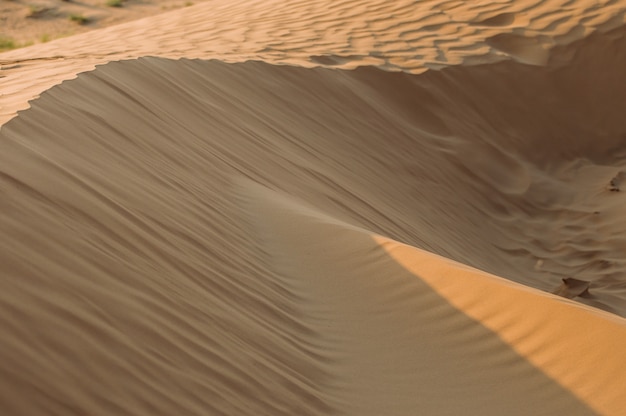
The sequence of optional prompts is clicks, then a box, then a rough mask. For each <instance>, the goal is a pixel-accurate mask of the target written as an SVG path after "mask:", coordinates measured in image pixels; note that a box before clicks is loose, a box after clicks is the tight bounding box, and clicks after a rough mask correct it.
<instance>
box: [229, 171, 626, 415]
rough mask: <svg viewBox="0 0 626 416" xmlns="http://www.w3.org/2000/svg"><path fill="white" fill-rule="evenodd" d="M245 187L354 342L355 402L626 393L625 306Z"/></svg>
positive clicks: (289, 264)
mask: <svg viewBox="0 0 626 416" xmlns="http://www.w3.org/2000/svg"><path fill="white" fill-rule="evenodd" d="M240 187H241V189H242V190H240V193H241V195H243V196H245V199H247V204H248V209H249V211H250V213H251V214H250V215H251V216H252V217H253V218H255V220H256V223H257V227H258V228H259V229H260V230H261V233H262V234H261V235H262V239H263V240H264V241H265V242H266V246H267V248H268V250H269V253H270V256H271V258H272V262H273V263H274V265H275V267H277V269H278V270H280V271H281V274H283V275H286V276H291V277H292V279H293V280H294V285H296V286H298V287H300V288H303V291H306V292H308V293H315V295H316V296H314V297H313V299H314V303H313V305H314V306H315V307H317V308H318V309H319V310H323V311H324V312H325V314H326V315H327V316H326V317H325V319H324V320H323V321H322V322H323V323H324V324H325V325H326V326H327V328H329V329H331V331H334V332H335V335H334V337H335V338H337V339H338V340H337V344H342V346H338V347H337V348H338V349H339V350H340V351H341V350H342V348H343V352H344V354H345V358H343V360H342V366H343V369H344V372H343V373H342V378H343V379H345V381H344V383H345V385H347V386H350V388H349V389H348V392H347V395H348V397H350V395H351V394H353V395H354V396H353V400H346V401H347V402H348V403H350V405H349V406H348V408H349V411H348V412H347V413H348V414H381V412H386V414H406V412H408V411H410V409H413V411H414V410H416V409H419V410H420V411H421V412H424V413H426V414H459V412H465V413H466V414H486V415H489V414H494V415H497V414H503V413H506V414H520V415H524V414H546V415H549V414H595V413H594V412H597V413H598V414H604V415H619V414H621V412H622V411H623V409H624V406H626V398H625V397H624V390H623V386H621V385H619V383H615V381H614V380H616V379H619V377H620V375H621V374H624V371H626V361H625V360H624V353H623V351H622V347H621V346H622V345H624V344H623V343H624V342H625V341H626V320H624V319H622V318H617V317H615V316H614V315H612V314H608V313H605V312H601V311H598V310H595V309H593V308H590V307H586V306H584V305H580V304H576V303H574V302H570V301H566V300H563V299H561V298H558V297H556V296H552V295H548V294H545V293H542V292H539V291H537V290H534V289H529V288H527V287H524V286H522V285H519V284H516V283H512V282H510V281H506V280H504V279H501V278H499V277H496V276H492V275H489V274H487V273H484V272H481V271H478V270H476V269H473V268H471V267H468V266H465V265H461V264H459V263H456V262H454V261H451V260H449V259H446V258H443V257H440V256H437V255H433V254H432V253H428V252H425V251H423V250H419V249H417V248H415V247H410V246H407V245H404V244H401V243H398V242H396V241H393V240H390V239H388V238H385V237H381V236H377V235H373V234H372V233H370V232H368V231H366V230H363V229H359V228H356V227H354V226H351V225H348V224H345V223H342V222H341V221H338V220H336V219H334V218H331V217H328V216H326V215H323V214H320V213H317V212H316V211H315V210H312V209H310V208H307V207H305V206H303V205H300V204H298V203H296V202H294V201H291V200H289V199H288V198H286V197H284V196H281V195H279V194H277V193H275V192H272V191H270V190H268V189H264V188H262V187H259V186H258V185H254V184H252V183H246V182H243V185H240ZM396 262H397V263H396ZM394 263H395V264H394ZM398 266H399V267H398ZM435 293H436V295H435ZM437 295H439V296H440V297H439V296H437ZM495 357H498V358H495ZM505 363H506V364H505ZM504 380H506V382H504ZM399 383H403V384H405V385H398V384H399ZM500 383H502V384H500ZM355 402H359V404H355ZM587 406H588V407H587Z"/></svg>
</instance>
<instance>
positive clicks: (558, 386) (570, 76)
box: [0, 30, 626, 415]
mask: <svg viewBox="0 0 626 416" xmlns="http://www.w3.org/2000/svg"><path fill="white" fill-rule="evenodd" d="M623 44H624V37H623V31H621V30H618V31H612V32H608V33H606V34H603V35H602V34H597V35H595V36H591V37H589V38H588V39H587V40H586V41H585V42H584V43H581V44H574V45H571V46H569V47H564V48H562V49H557V50H555V51H554V52H553V55H552V58H551V59H552V62H553V63H552V64H551V66H548V67H546V68H541V67H535V66H528V65H525V64H522V63H516V62H502V63H498V64H492V65H486V66H477V67H465V68H462V67H459V68H451V69H450V70H444V71H441V72H429V73H426V74H422V75H418V76H416V75H410V74H404V73H389V72H384V71H381V70H379V69H376V68H360V69H357V70H355V71H343V70H329V69H319V68H318V69H305V68H295V67H288V66H273V65H269V64H267V63H261V62H248V63H242V64H227V63H223V62H218V61H208V62H207V61H200V60H195V61H192V60H182V61H170V60H165V59H160V58H143V59H139V60H133V61H125V62H116V63H110V64H108V65H105V66H102V67H99V68H98V69H97V70H96V71H94V72H91V73H86V74H82V75H80V76H79V77H78V78H77V79H76V80H73V81H68V82H65V83H63V84H62V85H60V86H57V87H55V88H53V89H51V90H49V91H47V92H46V93H44V94H43V96H42V97H41V98H40V99H38V100H36V101H34V102H32V103H31V106H32V108H31V109H30V110H28V111H25V112H23V113H21V114H20V116H19V117H17V118H15V119H13V120H11V121H10V122H9V123H7V124H6V125H5V126H3V128H2V130H1V131H0V166H1V167H2V168H1V175H0V190H1V191H2V194H3V199H2V201H1V204H2V209H1V210H0V212H2V217H1V218H0V231H1V232H2V235H3V236H4V237H5V238H3V239H2V240H1V243H2V250H0V253H1V254H0V255H1V256H2V258H1V259H0V264H1V265H2V266H1V267H2V269H1V272H2V274H1V275H2V279H1V280H0V284H1V285H2V288H1V290H0V293H1V294H2V295H0V308H2V311H3V313H2V317H3V326H5V328H8V330H7V335H8V336H7V337H6V338H5V340H6V341H4V345H3V348H1V349H0V350H1V351H2V354H3V357H2V362H3V363H4V364H3V365H2V367H1V371H2V372H3V374H4V376H3V377H2V380H3V383H4V384H3V386H2V389H0V391H1V392H2V397H1V399H0V404H1V405H2V408H3V410H4V411H5V412H7V413H12V414H29V415H32V414H72V413H74V414H85V413H89V414H112V413H115V414H155V413H157V414H159V413H160V414H180V413H184V414H206V412H207V411H208V412H211V413H215V414H232V413H238V414H333V413H337V414H342V413H343V414H380V413H381V412H385V414H406V413H407V412H415V411H419V409H422V410H423V411H424V412H426V413H437V414H458V412H459V411H460V409H463V410H467V411H468V412H469V413H474V414H502V413H503V412H508V413H511V414H515V413H514V412H516V411H517V412H519V414H529V413H532V414H546V415H549V414H594V413H600V414H616V415H617V414H619V412H620V409H623V408H624V406H625V405H626V404H625V403H624V402H623V397H624V390H623V386H622V385H621V384H620V383H618V382H615V381H614V380H618V379H619V377H620V374H623V372H624V371H625V369H624V368H623V367H624V365H625V363H626V360H625V358H626V357H625V356H624V353H623V348H621V347H622V346H623V344H624V339H623V338H624V337H626V330H625V326H624V321H623V319H622V318H619V317H617V316H615V315H610V314H606V313H604V312H599V311H596V310H593V309H590V308H588V307H586V306H584V305H580V304H575V303H573V302H571V301H568V300H564V299H562V298H557V297H555V296H552V295H549V294H545V293H541V292H538V291H535V290H532V289H527V288H525V287H522V286H518V285H515V284H512V283H508V282H506V281H504V280H501V279H498V278H495V277H492V276H490V275H488V274H486V273H483V272H479V271H476V270H473V269H471V268H468V267H466V266H460V265H457V264H454V263H451V262H450V261H448V260H445V259H441V258H439V257H436V256H433V255H431V254H428V253H425V252H423V251H421V250H419V249H417V248H416V247H419V248H424V249H427V250H428V251H431V252H436V253H439V254H442V255H444V256H446V257H449V258H452V259H455V260H459V261H462V262H463V263H466V264H469V265H473V266H476V267H479V268H481V269H483V270H487V271H489V272H493V273H496V274H499V275H501V276H504V277H506V278H508V279H512V280H517V281H519V282H522V283H525V284H527V285H530V286H534V287H536V288H539V289H544V290H552V289H555V288H556V287H557V286H558V284H559V282H560V280H561V278H563V277H565V276H571V275H576V276H577V277H584V278H591V279H597V282H594V283H593V284H592V285H591V287H590V289H589V291H588V292H587V295H588V296H591V297H590V298H586V299H585V298H583V299H581V298H578V299H579V300H582V301H584V302H587V303H592V304H595V305H598V306H601V307H603V308H606V309H611V310H613V311H614V312H616V313H618V314H624V308H623V304H624V299H623V296H621V295H620V293H621V292H620V290H619V287H621V285H622V284H623V283H622V282H623V279H622V278H621V276H622V273H623V265H622V263H620V260H619V259H618V258H615V259H613V258H608V259H606V254H607V253H612V252H618V251H619V250H620V241H621V240H620V239H619V230H620V228H619V227H621V224H622V222H621V221H622V216H621V215H620V208H619V207H620V201H621V200H622V197H623V195H622V194H621V193H620V192H611V191H610V190H608V189H606V188H607V186H610V185H609V184H608V182H607V181H610V179H611V178H613V176H614V175H615V173H616V172H618V171H619V169H621V166H622V158H621V155H620V154H619V152H617V151H616V149H619V148H620V146H621V145H623V143H622V142H623V140H624V136H623V132H624V131H625V129H624V127H625V126H624V124H623V123H624V121H623V120H622V119H621V118H620V117H618V115H619V112H618V111H614V110H613V109H614V108H616V107H618V106H620V105H622V104H623V99H624V98H623V97H624V96H625V95H624V94H622V91H621V90H620V88H624V87H623V86H621V87H620V84H619V83H616V80H618V79H619V76H620V75H619V74H621V73H623V71H622V68H623V66H624V62H625V60H624V57H623V55H620V51H623V50H624V48H623ZM598 45H602V48H598ZM598 51H602V52H598ZM598 67H599V68H603V69H605V72H604V76H603V77H601V78H599V79H598V80H597V82H596V83H594V84H593V86H591V85H590V86H589V88H588V89H586V88H585V86H584V85H578V84H577V83H580V82H582V80H584V79H585V78H584V76H585V74H586V73H587V71H598ZM516 82H518V83H519V84H516ZM575 84H576V85H578V86H579V87H580V88H581V90H580V91H581V94H584V97H585V99H584V100H580V101H579V102H574V101H572V100H571V96H570V93H569V91H570V90H569V89H568V88H569V87H571V86H572V85H575ZM592 87H593V88H592ZM539 92H541V94H542V95H541V97H542V98H541V99H536V98H537V97H538V96H539ZM501 94H504V96H506V97H510V99H509V100H505V99H500V100H498V97H501ZM620 100H622V101H620ZM494 107H495V108H494ZM496 108H497V109H498V110H499V111H497V112H496V111H494V110H495V109H496ZM554 108H558V109H559V111H558V112H556V111H552V113H551V114H550V110H551V109H554ZM622 108H623V107H622ZM546 112H547V113H548V114H546ZM583 116H584V117H583ZM51 126H53V127H51ZM598 126H602V127H603V128H602V129H598V128H597V127H598ZM539 132H542V133H543V135H539V134H538V133H539ZM494 166H496V167H498V169H495V168H494ZM616 186H619V185H618V184H616ZM596 212H598V213H596ZM576 227H578V228H576ZM594 227H597V228H594ZM608 227H615V231H614V234H610V233H609V234H607V233H603V232H602V230H606V229H607V228H608ZM576 230H578V233H579V234H581V235H585V236H586V237H585V238H587V241H586V244H587V246H586V248H585V249H580V250H581V251H583V254H585V253H587V252H592V253H594V254H593V255H589V256H588V257H585V256H582V257H581V256H580V252H576V251H573V250H574V249H576V248H579V246H577V245H575V244H576V243H575V242H574V241H569V240H568V241H567V243H568V244H569V245H567V244H566V245H565V246H564V249H563V250H558V249H553V248H552V247H550V246H549V245H548V244H547V243H546V241H551V240H547V238H552V239H554V240H560V237H559V235H563V236H564V237H568V236H569V235H570V234H568V233H574V232H576ZM594 232H595V233H598V235H601V236H602V238H600V237H597V238H595V239H594V238H593V236H594V234H593V233H594ZM559 233H561V234H559ZM585 233H587V234H585ZM600 233H601V234H600ZM402 243H404V244H408V245H409V246H406V245H403V244H402ZM538 260H541V262H540V263H539V264H540V265H539V266H536V265H537V264H538V263H537V261H538ZM601 260H606V261H609V260H611V261H612V263H611V264H610V267H608V268H606V267H605V268H603V269H601V270H605V271H606V270H608V271H607V272H606V273H604V274H603V273H595V274H594V273H592V272H591V270H593V268H594V267H601V265H599V264H598V265H597V266H596V263H595V262H597V261H601ZM585 262H586V263H585ZM602 264H604V263H602ZM535 266H536V267H535ZM581 270H582V271H581ZM581 273H587V274H585V275H582V276H581ZM587 295H585V296H587ZM620 305H621V306H620ZM590 331H592V332H590ZM591 333H592V335H590V334H591ZM590 336H591V338H590ZM590 340H591V341H593V342H594V344H592V343H590ZM596 342H597V345H595V343H596ZM572 348H574V350H572ZM416 409H417V410H416Z"/></svg>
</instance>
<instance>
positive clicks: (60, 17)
mask: <svg viewBox="0 0 626 416" xmlns="http://www.w3.org/2000/svg"><path fill="white" fill-rule="evenodd" d="M201 1H202V0H201ZM195 3H198V2H197V1H191V0H150V1H149V2H143V1H135V0H80V1H77V0H0V52H4V51H8V50H12V49H16V48H22V47H25V46H29V45H33V44H35V43H46V42H49V41H51V40H53V39H58V38H60V37H66V36H71V35H75V34H79V33H82V32H85V31H88V30H91V29H97V28H102V27H107V26H111V25H114V24H119V23H123V22H126V21H130V20H135V19H139V18H143V17H147V16H151V15H155V14H159V13H163V12H165V11H169V10H174V9H180V8H184V7H188V6H191V5H193V4H195Z"/></svg>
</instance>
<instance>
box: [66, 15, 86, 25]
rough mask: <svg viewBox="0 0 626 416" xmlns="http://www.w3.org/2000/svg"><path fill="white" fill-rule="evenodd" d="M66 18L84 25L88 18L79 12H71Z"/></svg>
mask: <svg viewBox="0 0 626 416" xmlns="http://www.w3.org/2000/svg"><path fill="white" fill-rule="evenodd" d="M68 18H69V19H70V20H71V21H72V22H76V23H78V24H79V25H84V24H87V23H89V18H88V17H86V16H84V15H82V14H80V13H71V14H70V15H69V16H68Z"/></svg>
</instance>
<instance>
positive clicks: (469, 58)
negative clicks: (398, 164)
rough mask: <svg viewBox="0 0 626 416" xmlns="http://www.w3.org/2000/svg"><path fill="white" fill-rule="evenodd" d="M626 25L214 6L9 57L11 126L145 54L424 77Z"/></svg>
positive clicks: (601, 6)
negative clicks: (54, 93)
mask: <svg viewBox="0 0 626 416" xmlns="http://www.w3.org/2000/svg"><path fill="white" fill-rule="evenodd" d="M624 23H626V5H624V4H623V2H620V1H614V0H599V1H597V0H594V1H590V0H578V1H569V0H542V1H535V2H528V1H521V2H520V1H517V0H506V1H501V2H492V3H483V2H455V3H454V4H451V2H449V1H448V0H435V1H414V0H399V1H394V2H389V1H384V0H368V1H360V2H358V3H355V2H351V1H328V0H316V1H303V0H288V1H284V0H280V1H279V0H271V1H250V0H237V1H231V0H213V1H206V2H203V3H200V4H197V5H194V6H192V7H186V8H184V9H180V10H174V11H171V12H168V13H163V14H161V15H157V16H153V17H149V18H145V19H140V20H137V21H133V22H127V23H124V24H121V25H117V26H112V27H109V28H104V29H99V30H95V31H92V32H87V33H84V34H81V35H80V36H74V37H71V38H65V39H58V40H55V41H52V42H49V43H46V44H40V45H34V46H32V47H29V48H24V49H18V50H14V51H10V52H5V53H2V54H0V78H2V83H3V84H4V87H3V89H4V91H3V94H2V95H0V124H4V123H5V122H6V121H7V120H9V119H10V118H12V117H14V116H15V113H16V112H17V111H18V110H22V109H25V108H27V107H28V105H27V102H28V101H29V100H32V99H34V98H36V97H37V96H39V94H41V93H42V92H43V91H45V90H47V89H48V88H50V87H52V86H53V85H55V84H58V83H59V82H61V81H63V80H67V79H72V78H74V77H75V76H76V74H78V73H80V72H84V71H90V70H92V69H93V68H94V66H95V65H99V64H104V63H106V62H110V61H116V60H121V59H131V58H138V57H142V56H159V57H165V58H171V59H179V58H199V59H220V60H224V61H228V62H243V61H246V60H263V61H265V62H269V63H273V64H283V65H284V64H288V65H297V66H305V67H311V66H329V67H337V68H343V69H353V68H356V67H359V66H364V65H366V66H376V67H379V68H382V69H385V70H390V71H404V72H410V73H416V74H417V73H422V72H424V71H426V70H428V69H441V68H446V67H449V66H451V65H459V64H471V65H474V64H483V63H493V62H498V61H502V60H508V59H514V60H517V61H519V62H523V63H529V64H534V65H541V64H544V63H546V62H547V60H548V59H549V58H548V57H549V50H551V49H552V48H554V47H557V46H563V45H568V44H570V43H572V42H574V41H576V40H580V39H584V38H585V37H587V36H589V35H590V34H592V33H606V32H608V31H611V30H614V29H616V28H619V27H621V26H623V25H624Z"/></svg>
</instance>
